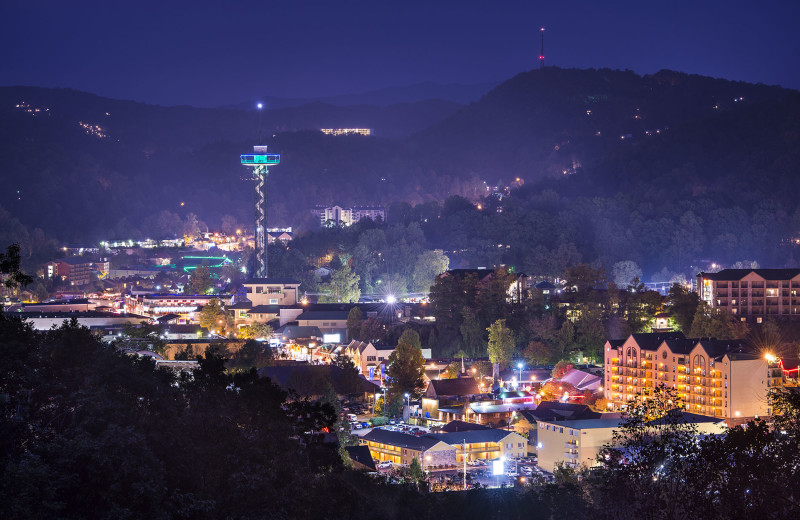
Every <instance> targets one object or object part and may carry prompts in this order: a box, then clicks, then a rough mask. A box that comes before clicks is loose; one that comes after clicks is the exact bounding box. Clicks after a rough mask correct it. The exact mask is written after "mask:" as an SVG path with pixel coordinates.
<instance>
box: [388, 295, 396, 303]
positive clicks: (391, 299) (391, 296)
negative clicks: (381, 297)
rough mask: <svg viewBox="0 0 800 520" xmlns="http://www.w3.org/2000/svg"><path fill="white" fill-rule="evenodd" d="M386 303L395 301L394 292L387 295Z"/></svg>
mask: <svg viewBox="0 0 800 520" xmlns="http://www.w3.org/2000/svg"><path fill="white" fill-rule="evenodd" d="M386 303H389V304H392V303H397V296H395V295H394V294H390V295H389V296H387V297H386Z"/></svg>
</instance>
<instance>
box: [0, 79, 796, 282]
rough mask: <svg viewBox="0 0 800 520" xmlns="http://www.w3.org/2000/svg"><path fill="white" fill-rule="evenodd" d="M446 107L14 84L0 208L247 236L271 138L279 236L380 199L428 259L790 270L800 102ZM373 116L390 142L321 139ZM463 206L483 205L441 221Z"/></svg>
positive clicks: (623, 84) (574, 97)
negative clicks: (413, 230)
mask: <svg viewBox="0 0 800 520" xmlns="http://www.w3.org/2000/svg"><path fill="white" fill-rule="evenodd" d="M23 101H24V104H22V102H23ZM17 105H21V106H17ZM37 108H38V109H39V110H40V112H35V109H37ZM453 110H454V107H453V105H452V104H442V103H438V102H433V101H431V102H423V103H416V104H410V105H405V106H390V107H381V108H378V107H366V106H362V107H331V106H328V105H322V104H312V105H306V106H303V107H296V108H287V109H281V110H274V111H266V112H265V113H264V114H263V121H262V122H261V123H259V121H258V116H257V115H256V114H254V113H253V112H242V111H237V110H230V109H195V108H191V107H154V106H148V105H142V104H137V103H133V102H126V101H114V100H108V99H103V98H99V97H97V96H91V95H88V94H82V93H76V92H73V91H64V90H48V89H32V88H26V87H14V88H4V89H0V115H2V118H0V164H2V168H3V171H4V178H5V179H8V181H7V184H6V186H7V189H6V190H4V191H3V192H2V194H0V206H1V207H2V208H4V209H5V210H6V211H7V212H8V213H9V214H10V216H11V217H15V218H16V219H18V220H19V222H20V223H21V225H22V226H24V227H26V228H27V229H28V235H29V236H30V235H32V233H33V231H32V230H33V229H34V228H41V230H43V232H44V234H45V235H49V236H55V237H57V238H58V239H60V240H64V241H79V242H91V241H97V240H100V239H107V238H123V237H131V236H133V237H135V236H141V235H156V234H159V233H160V234H163V233H164V230H165V229H169V226H165V225H162V223H163V222H164V221H169V220H170V219H172V220H173V221H174V220H176V219H175V218H173V217H177V218H181V219H185V218H186V217H187V216H188V214H189V213H193V214H195V215H197V216H198V217H199V219H200V220H201V221H204V222H206V223H208V225H210V226H211V227H217V226H219V225H220V222H221V220H222V218H223V216H225V215H231V216H233V217H234V218H235V219H237V220H238V221H239V222H241V223H245V224H246V223H248V222H250V220H251V215H252V209H251V204H252V189H253V186H252V181H250V180H248V172H247V171H246V169H244V168H243V167H242V166H241V165H240V164H239V162H238V154H240V153H246V152H247V151H249V150H250V149H251V148H250V147H251V146H252V144H253V142H254V140H255V139H256V138H255V137H254V136H255V135H257V134H258V130H257V129H258V128H259V126H262V125H263V135H264V137H263V141H264V142H266V144H268V145H269V147H270V150H271V151H274V152H277V153H281V154H282V161H281V164H280V165H279V166H278V167H276V168H274V169H273V170H271V171H270V178H269V183H268V186H269V187H268V192H269V195H268V199H269V219H270V223H271V225H275V226H287V225H291V226H294V227H295V228H297V229H299V230H301V231H303V230H306V229H310V228H312V227H313V226H314V219H312V217H311V215H310V213H309V209H310V208H311V207H312V206H314V205H315V204H320V203H330V202H339V203H343V204H366V203H381V204H384V205H387V206H390V207H391V208H392V210H391V211H390V212H389V217H388V218H389V220H390V221H394V222H403V223H404V224H406V225H407V224H408V223H410V222H411V221H416V222H419V223H420V225H421V227H422V229H423V231H424V232H425V237H426V240H427V241H428V244H427V245H426V248H429V249H443V250H445V252H448V251H449V253H448V254H450V255H455V256H454V257H453V260H454V262H453V263H454V265H456V266H462V265H464V266H469V265H494V264H497V263H506V264H510V265H515V266H518V267H520V268H521V269H524V270H525V271H526V272H531V273H537V274H538V273H541V274H548V273H549V274H552V273H555V272H558V271H559V270H561V268H562V267H563V265H566V264H570V263H575V262H579V261H583V262H589V263H596V264H598V265H602V266H604V267H606V269H607V270H610V268H611V266H613V264H614V263H616V262H619V261H625V260H630V261H634V262H636V263H637V264H639V265H640V266H641V268H642V270H643V273H644V278H645V279H646V280H647V279H649V277H650V275H651V274H653V273H656V272H662V271H664V268H666V271H664V272H665V273H666V274H665V276H666V278H670V277H671V274H670V273H685V274H687V275H690V274H692V271H693V270H694V269H696V268H702V267H703V266H704V265H705V263H710V262H717V263H724V264H731V263H734V262H737V261H744V260H749V261H753V260H755V261H758V262H759V263H760V264H761V265H765V266H766V265H768V266H774V267H781V266H783V265H787V264H793V263H794V262H795V254H794V252H793V251H792V250H791V248H789V244H790V242H791V239H792V238H793V237H795V235H797V233H798V230H800V212H798V207H797V201H796V197H794V195H793V194H794V193H796V192H797V191H798V190H797V188H798V186H797V183H798V178H800V177H798V176H797V175H796V173H797V172H798V171H800V94H798V93H797V92H795V91H791V90H786V89H781V88H778V87H768V86H764V85H751V84H745V83H740V82H731V81H726V80H720V79H713V78H707V77H700V76H692V75H687V74H681V73H677V72H670V71H662V72H660V73H658V74H655V75H650V76H638V75H636V74H634V73H632V72H628V71H612V70H605V69H603V70H564V69H558V68H551V67H548V68H545V69H542V70H535V71H530V72H525V73H522V74H519V75H517V76H516V77H514V78H512V79H510V80H508V81H507V82H505V83H503V84H501V85H499V86H498V87H496V88H495V89H493V90H492V91H491V92H489V93H488V94H487V95H486V96H484V97H483V98H482V99H481V100H480V101H478V102H475V103H471V104H470V105H468V106H465V107H462V108H461V109H459V110H457V111H455V113H453ZM106 113H108V115H106ZM361 122H364V123H363V125H365V126H366V125H373V123H374V126H375V127H376V131H377V136H376V137H363V136H341V137H333V136H326V135H322V134H321V133H320V132H319V131H317V130H316V128H318V127H319V126H332V127H341V126H350V125H359V126H361V125H362V123H361ZM98 127H99V129H98ZM303 129H309V130H303ZM311 129H313V130H311ZM381 129H383V130H381ZM412 131H413V132H416V133H413V134H412V135H410V136H408V137H404V138H396V139H390V138H389V137H391V136H400V135H408V134H409V133H411V132H412ZM517 178H519V180H516V179H517ZM495 187H497V189H496V190H495ZM505 187H508V189H505ZM452 195H459V196H462V197H466V198H467V199H468V200H469V201H471V202H473V203H476V204H477V203H480V204H481V207H482V208H484V209H482V210H478V211H477V212H476V211H475V208H474V207H473V209H470V208H462V209H463V211H462V209H459V208H460V203H458V204H455V206H452V207H450V208H449V209H446V210H445V207H444V206H443V205H442V204H441V201H444V200H445V199H447V198H448V197H450V196H452ZM404 202H405V203H410V204H411V205H412V206H413V205H415V204H416V205H419V204H423V206H420V208H421V209H419V210H413V211H412V209H411V207H410V206H403V205H402V203H404ZM437 202H438V204H436V203H437ZM182 203H183V204H182ZM164 211H168V212H170V214H168V215H164V214H162V212H164ZM162 217H163V218H162ZM425 219H428V220H427V221H426V220H425ZM434 220H438V222H434ZM445 221H446V222H447V224H448V225H447V226H443V225H441V224H443V223H444V222H445ZM13 238H14V237H10V239H9V240H8V241H9V242H11V241H14V240H13ZM23 238H24V237H23ZM19 240H21V241H23V242H24V240H23V239H19ZM498 244H502V245H498ZM550 264H553V265H550ZM542 266H544V267H542ZM667 275H668V276H667Z"/></svg>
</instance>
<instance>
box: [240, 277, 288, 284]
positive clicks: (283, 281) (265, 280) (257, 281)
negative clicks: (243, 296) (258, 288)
mask: <svg viewBox="0 0 800 520" xmlns="http://www.w3.org/2000/svg"><path fill="white" fill-rule="evenodd" d="M264 284H267V285H269V284H274V285H300V281H299V280H295V279H294V278H251V279H250V280H247V281H246V282H244V284H243V285H264Z"/></svg>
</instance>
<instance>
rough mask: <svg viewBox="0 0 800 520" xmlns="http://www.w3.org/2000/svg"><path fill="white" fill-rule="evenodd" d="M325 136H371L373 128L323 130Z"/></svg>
mask: <svg viewBox="0 0 800 520" xmlns="http://www.w3.org/2000/svg"><path fill="white" fill-rule="evenodd" d="M320 131H321V132H322V133H323V134H325V135H370V134H372V129H371V128H321V129H320Z"/></svg>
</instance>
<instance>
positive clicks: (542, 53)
mask: <svg viewBox="0 0 800 520" xmlns="http://www.w3.org/2000/svg"><path fill="white" fill-rule="evenodd" d="M539 32H541V33H542V48H541V50H540V51H539V68H540V69H541V68H543V67H544V27H541V28H540V29H539Z"/></svg>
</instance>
